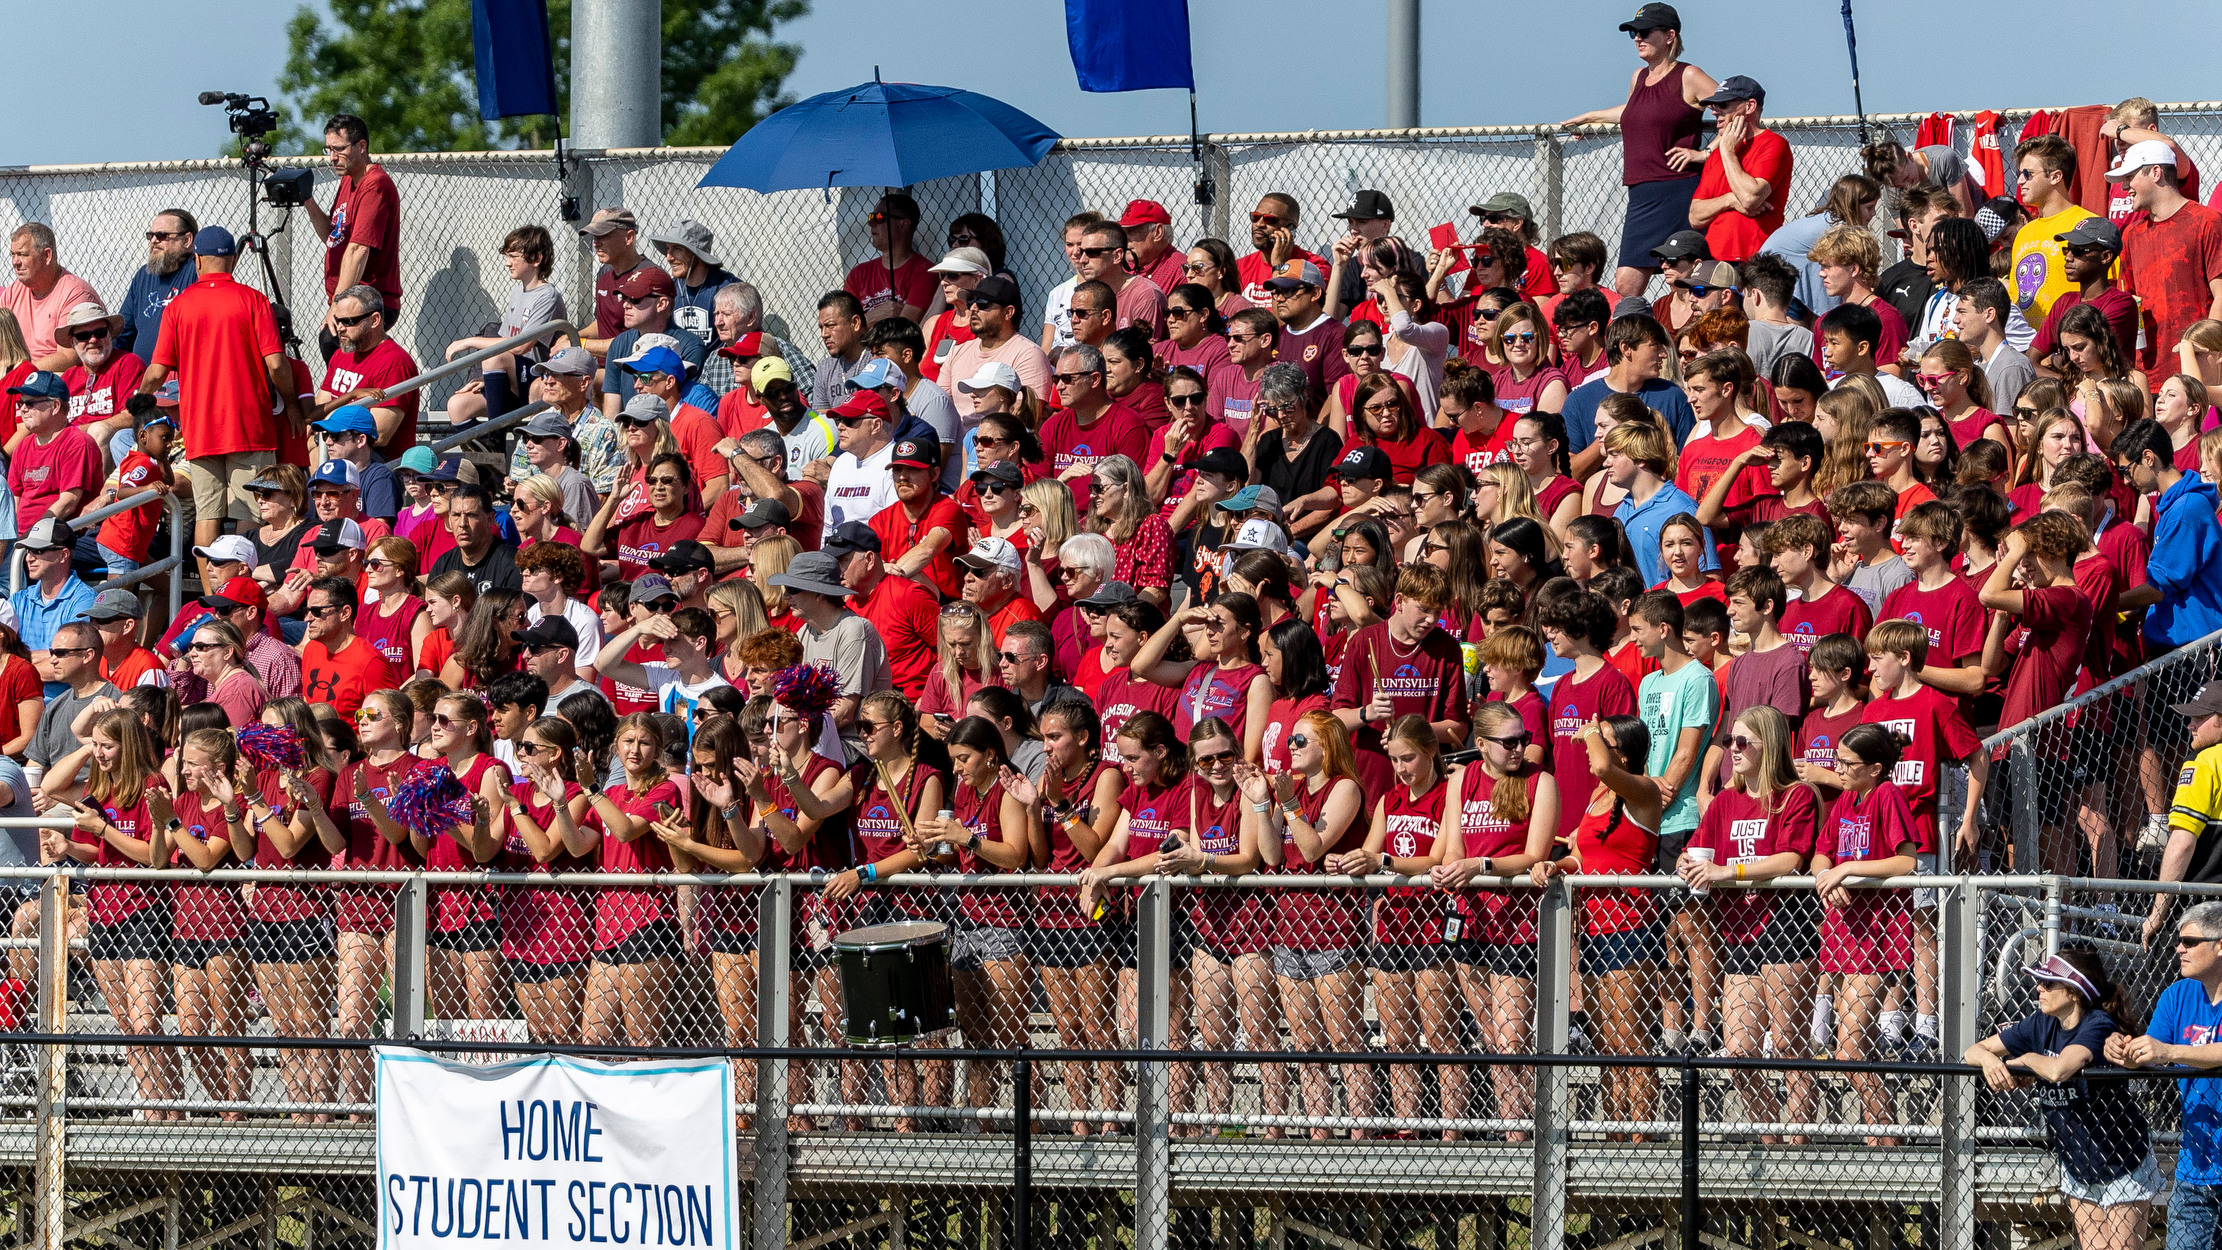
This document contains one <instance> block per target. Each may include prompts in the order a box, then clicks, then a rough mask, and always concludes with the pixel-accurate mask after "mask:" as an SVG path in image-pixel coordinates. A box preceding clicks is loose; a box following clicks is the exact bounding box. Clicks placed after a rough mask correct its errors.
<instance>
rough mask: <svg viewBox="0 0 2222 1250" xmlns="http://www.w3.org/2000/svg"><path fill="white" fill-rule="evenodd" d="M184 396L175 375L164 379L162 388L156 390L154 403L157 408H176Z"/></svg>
mask: <svg viewBox="0 0 2222 1250" xmlns="http://www.w3.org/2000/svg"><path fill="white" fill-rule="evenodd" d="M183 394H184V392H183V391H182V390H181V389H180V388H179V387H178V383H177V375H176V374H174V373H173V374H171V375H170V376H169V377H167V378H165V379H163V381H162V385H161V386H159V387H156V388H155V391H154V402H155V404H156V406H157V407H162V408H175V407H177V405H178V399H179V397H180V396H182V395H183Z"/></svg>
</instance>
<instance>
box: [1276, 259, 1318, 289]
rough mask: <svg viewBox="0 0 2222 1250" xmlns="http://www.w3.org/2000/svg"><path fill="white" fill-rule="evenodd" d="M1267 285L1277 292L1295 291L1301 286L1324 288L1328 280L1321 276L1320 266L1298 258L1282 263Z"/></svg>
mask: <svg viewBox="0 0 2222 1250" xmlns="http://www.w3.org/2000/svg"><path fill="white" fill-rule="evenodd" d="M1265 285H1267V286H1268V287H1271V288H1272V289H1274V290H1276V291H1293V290H1295V289H1296V288H1298V287H1300V286H1309V287H1324V286H1326V285H1327V280H1326V279H1325V278H1322V277H1320V276H1319V266H1317V265H1315V264H1313V263H1312V262H1310V261H1308V260H1304V259H1302V258H1296V259H1291V260H1284V261H1282V262H1281V264H1280V267H1279V268H1277V269H1275V270H1274V271H1273V276H1272V277H1271V278H1268V279H1266V283H1265Z"/></svg>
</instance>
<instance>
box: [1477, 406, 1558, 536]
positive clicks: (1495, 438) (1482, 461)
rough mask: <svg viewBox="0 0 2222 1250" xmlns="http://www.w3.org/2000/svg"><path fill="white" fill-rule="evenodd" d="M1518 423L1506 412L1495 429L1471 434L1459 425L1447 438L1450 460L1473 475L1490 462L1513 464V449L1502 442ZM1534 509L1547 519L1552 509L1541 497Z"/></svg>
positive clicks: (1509, 436) (1490, 463)
mask: <svg viewBox="0 0 2222 1250" xmlns="http://www.w3.org/2000/svg"><path fill="white" fill-rule="evenodd" d="M1519 423H1520V421H1519V418H1518V417H1516V416H1514V415H1513V414H1512V413H1509V412H1507V413H1505V414H1504V416H1503V417H1502V419H1500V420H1499V421H1498V422H1497V425H1496V428H1495V429H1492V430H1490V431H1489V432H1488V433H1486V434H1475V433H1472V432H1471V431H1469V430H1467V429H1466V427H1465V426H1464V425H1460V426H1459V427H1458V432H1457V433H1455V434H1453V435H1451V438H1450V462H1451V463H1452V464H1462V465H1465V466H1466V467H1467V468H1468V469H1470V470H1472V471H1473V472H1474V473H1476V474H1479V473H1480V472H1481V471H1482V470H1483V469H1486V468H1488V467H1489V466H1490V465H1493V464H1510V463H1512V449H1511V448H1509V447H1507V446H1505V444H1506V443H1509V442H1511V441H1512V428H1513V427H1514V426H1516V425H1518V424H1519ZM1577 489H1578V488H1577ZM1537 511H1540V512H1541V513H1542V514H1543V515H1544V517H1545V518H1546V519H1547V518H1549V516H1550V515H1551V510H1550V509H1548V508H1545V507H1543V506H1542V504H1541V501H1540V500H1539V501H1537Z"/></svg>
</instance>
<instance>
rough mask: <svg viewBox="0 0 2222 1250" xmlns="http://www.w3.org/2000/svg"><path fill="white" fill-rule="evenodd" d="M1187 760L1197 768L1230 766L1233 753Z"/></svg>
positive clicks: (1201, 756) (1215, 754)
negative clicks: (1219, 765) (1217, 765)
mask: <svg viewBox="0 0 2222 1250" xmlns="http://www.w3.org/2000/svg"><path fill="white" fill-rule="evenodd" d="M1290 741H1291V742H1293V741H1294V739H1291V740H1290ZM1188 759H1189V763H1191V764H1194V765H1195V766H1196V767H1198V768H1210V767H1212V766H1213V765H1215V764H1232V763H1233V762H1234V752H1232V751H1213V752H1212V753H1211V754H1209V755H1192V756H1190V757H1188Z"/></svg>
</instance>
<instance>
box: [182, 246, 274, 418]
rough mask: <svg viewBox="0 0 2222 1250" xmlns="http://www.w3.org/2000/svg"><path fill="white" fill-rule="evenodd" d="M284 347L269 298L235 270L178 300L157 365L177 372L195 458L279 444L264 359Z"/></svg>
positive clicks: (207, 277)
mask: <svg viewBox="0 0 2222 1250" xmlns="http://www.w3.org/2000/svg"><path fill="white" fill-rule="evenodd" d="M281 350H282V347H281V345H280V344H279V342H278V321H277V318H276V317H275V316H273V315H272V314H271V312H270V300H269V298H268V297H267V296H265V295H263V293H262V292H260V291H257V290H255V289H254V288H253V287H250V286H247V285H245V284H243V283H240V282H237V281H234V280H233V278H232V276H231V275H230V274H228V273H211V274H203V275H202V276H201V278H200V280H199V281H197V282H195V283H194V284H193V285H191V286H189V287H187V288H185V289H184V290H182V291H179V292H178V293H177V298H175V299H173V300H171V301H170V306H169V308H168V309H167V310H166V311H165V312H164V313H163V314H162V333H161V335H160V337H158V338H157V339H156V340H155V344H154V361H153V363H155V364H158V365H161V366H163V367H164V368H166V369H169V370H171V371H172V372H174V373H176V374H177V385H178V419H179V420H180V421H181V422H182V423H183V428H182V429H181V430H180V431H179V433H180V434H182V435H184V441H185V446H186V447H187V448H189V449H190V450H191V451H192V454H193V455H194V456H195V457H206V456H228V455H231V454H233V453H235V452H242V451H275V450H277V446H278V432H277V422H276V421H275V420H273V419H272V418H271V416H270V377H269V374H268V373H267V372H266V371H265V370H264V369H263V367H262V362H263V359H264V358H265V357H268V356H275V355H277V354H278V353H279V352H280V351H281Z"/></svg>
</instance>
